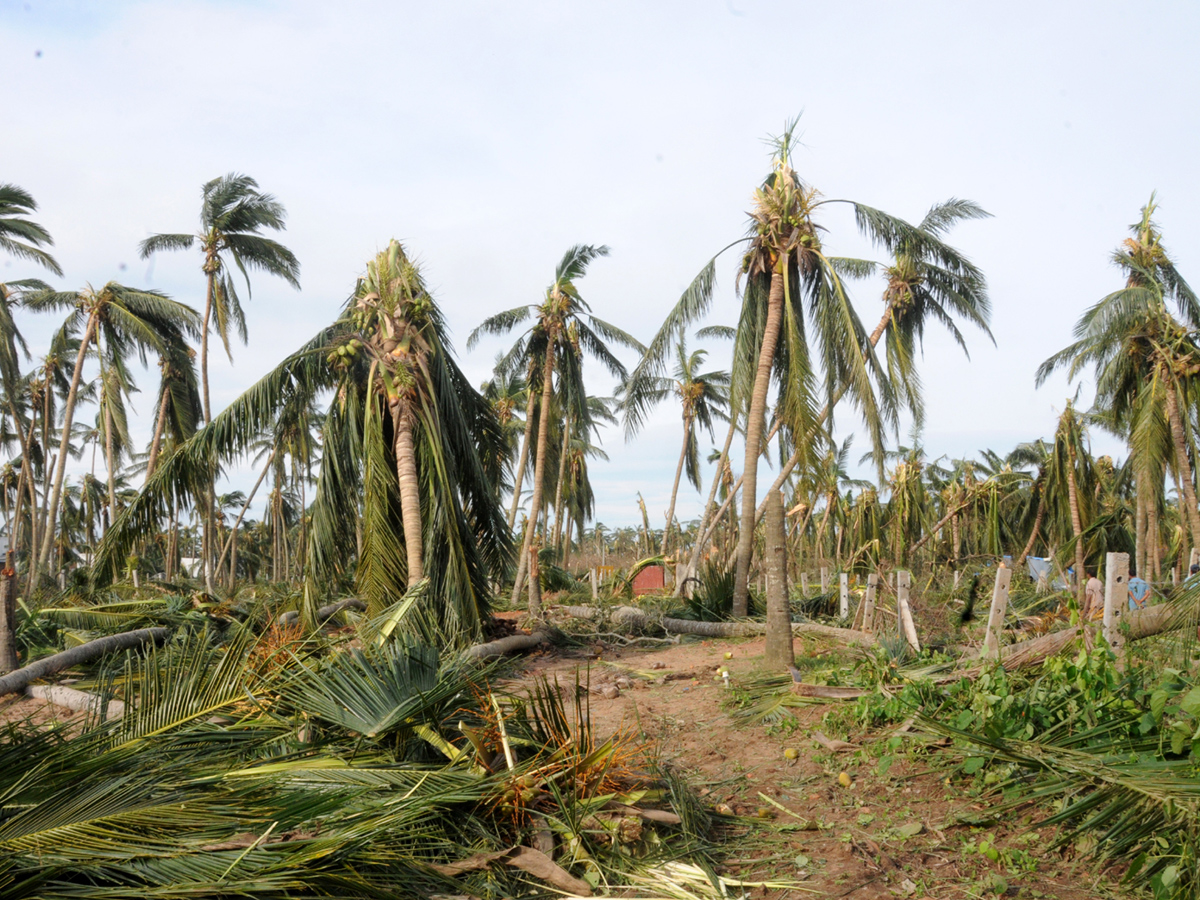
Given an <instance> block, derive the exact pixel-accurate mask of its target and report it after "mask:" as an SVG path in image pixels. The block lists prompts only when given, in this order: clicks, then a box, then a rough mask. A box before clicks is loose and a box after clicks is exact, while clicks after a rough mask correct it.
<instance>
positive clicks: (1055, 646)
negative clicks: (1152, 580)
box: [1000, 603, 1200, 669]
mask: <svg viewBox="0 0 1200 900" xmlns="http://www.w3.org/2000/svg"><path fill="white" fill-rule="evenodd" d="M1125 624H1126V625H1127V626H1128V627H1129V633H1128V638H1129V640H1131V641H1140V640H1142V639H1143V638H1148V637H1154V635H1156V634H1163V633H1165V632H1168V631H1178V630H1179V629H1181V628H1192V627H1195V626H1196V625H1198V624H1200V609H1196V608H1195V607H1192V608H1186V607H1184V606H1182V605H1177V604H1172V603H1164V604H1161V605H1159V606H1151V607H1149V608H1148V609H1137V610H1134V611H1133V612H1127V613H1125ZM1079 631H1080V629H1079V626H1078V625H1073V626H1071V627H1070V628H1064V629H1062V630H1061V631H1052V632H1051V633H1050V634H1044V635H1042V636H1041V637H1038V638H1033V639H1032V640H1028V641H1019V642H1017V643H1015V644H1010V645H1008V646H1007V647H1005V648H1004V649H1003V650H1002V651H1001V654H1000V662H1001V663H1002V664H1003V665H1004V668H1006V669H1018V668H1023V667H1025V666H1035V665H1038V664H1040V663H1041V662H1042V661H1043V660H1045V659H1046V658H1048V657H1051V656H1054V654H1056V653H1059V652H1060V651H1062V650H1063V649H1064V648H1065V647H1067V646H1069V645H1070V644H1071V642H1072V641H1073V640H1075V638H1076V637H1078V636H1079Z"/></svg>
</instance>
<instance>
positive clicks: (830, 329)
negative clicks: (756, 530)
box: [632, 121, 986, 614]
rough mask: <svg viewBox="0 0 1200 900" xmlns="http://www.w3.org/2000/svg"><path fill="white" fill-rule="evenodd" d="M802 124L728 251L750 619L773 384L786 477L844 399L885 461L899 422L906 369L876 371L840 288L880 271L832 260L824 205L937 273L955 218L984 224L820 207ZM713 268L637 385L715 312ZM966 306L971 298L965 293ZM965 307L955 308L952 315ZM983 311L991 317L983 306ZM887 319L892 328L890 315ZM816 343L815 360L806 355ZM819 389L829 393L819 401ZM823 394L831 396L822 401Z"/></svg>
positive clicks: (657, 343)
mask: <svg viewBox="0 0 1200 900" xmlns="http://www.w3.org/2000/svg"><path fill="white" fill-rule="evenodd" d="M795 125H796V122H794V121H793V122H791V123H789V124H788V126H787V128H786V129H785V131H784V134H783V135H782V136H780V137H779V138H778V139H776V140H775V142H774V143H775V149H776V154H775V160H774V165H773V170H772V172H771V174H770V175H769V176H768V177H767V179H766V181H765V182H764V183H763V186H762V187H761V188H760V189H759V191H758V192H757V193H756V194H755V205H754V208H753V209H752V210H751V213H750V218H751V229H750V233H749V235H747V237H745V238H743V239H742V240H740V241H735V242H734V243H733V244H730V245H729V246H730V247H733V246H737V245H738V244H741V243H747V244H748V245H749V246H748V249H747V252H746V253H745V255H744V256H743V263H742V272H741V278H742V280H743V281H744V285H745V286H744V290H743V291H742V298H743V302H742V316H741V319H740V321H739V326H738V346H737V348H736V349H735V356H734V366H733V370H732V373H733V382H732V388H733V390H732V399H733V408H734V411H735V413H736V415H738V416H741V417H745V421H746V443H747V457H746V458H747V465H746V467H745V471H744V472H743V475H742V489H743V494H742V504H743V507H744V509H743V515H742V520H743V522H744V523H745V524H746V527H745V528H743V530H742V534H741V536H740V537H739V548H738V567H737V577H736V580H735V588H736V590H735V607H734V608H735V611H736V612H738V613H741V614H744V611H745V608H746V598H747V590H748V579H749V566H750V559H751V555H752V553H753V542H752V532H753V526H752V523H753V522H755V520H756V517H757V510H756V509H755V502H756V497H755V494H756V487H757V461H758V456H759V454H760V453H761V452H762V450H763V448H764V445H765V442H764V440H763V435H764V433H765V429H764V423H763V416H764V414H765V411H766V396H767V392H768V388H769V386H770V383H771V380H772V377H773V376H774V378H775V380H777V381H778V382H779V384H780V392H779V397H778V400H777V401H776V408H775V416H774V420H775V425H774V427H773V429H772V434H774V433H775V431H778V430H781V429H782V430H784V432H785V435H788V434H790V436H791V437H790V443H791V444H793V445H794V447H795V450H796V452H794V453H792V459H790V460H789V462H788V464H787V466H785V468H786V469H787V472H788V473H790V471H791V469H792V467H794V466H795V464H796V463H797V462H799V460H800V458H801V456H802V454H803V453H805V452H807V451H806V450H805V449H804V448H805V446H806V445H807V444H809V443H811V442H812V441H813V440H814V436H815V434H816V432H817V430H818V429H819V428H821V427H822V426H824V424H825V422H826V421H827V420H828V419H829V417H830V415H831V413H832V411H833V406H834V405H835V404H836V403H837V402H838V401H839V400H840V399H841V398H842V397H844V396H846V395H849V397H850V399H851V400H852V401H853V402H854V404H855V405H856V406H857V408H858V409H859V411H860V413H861V414H862V416H863V421H864V425H865V426H866V430H867V433H868V436H869V437H870V440H871V445H872V448H873V449H874V450H875V452H876V454H877V455H878V454H881V453H882V449H883V442H882V435H883V429H884V427H885V426H887V425H889V424H894V423H895V421H896V419H895V415H896V410H897V397H896V396H895V395H894V394H893V388H892V380H891V379H892V377H895V376H896V375H898V374H900V373H902V372H903V371H904V369H902V368H899V365H900V363H901V362H903V360H897V361H896V363H895V365H893V367H892V368H893V371H890V372H889V371H885V370H884V369H883V368H882V367H881V366H880V365H879V363H878V362H877V361H876V359H875V354H874V345H873V344H872V343H871V340H870V336H869V335H868V334H867V333H866V331H865V329H864V328H863V327H862V324H861V322H860V321H859V318H858V315H857V313H856V312H855V310H854V308H853V306H852V305H851V303H850V300H849V296H848V292H847V290H846V288H845V285H844V283H843V280H842V277H843V275H852V276H862V275H867V274H870V273H872V272H873V271H875V270H876V265H875V264H873V263H869V262H865V261H862V260H846V259H840V258H837V257H831V256H828V255H826V254H825V251H824V249H823V246H822V239H821V233H822V230H823V229H822V227H821V225H820V223H819V221H818V218H817V217H818V213H819V210H820V209H821V207H823V206H825V205H827V204H832V203H848V204H850V205H851V206H852V207H853V209H854V212H855V219H856V223H857V225H858V227H859V229H860V231H862V232H863V233H864V234H866V235H867V236H868V237H869V238H871V239H872V240H873V241H875V242H877V243H879V244H882V245H884V246H888V247H891V248H894V249H895V250H903V252H904V253H905V254H906V255H908V256H911V257H916V258H920V259H925V260H929V261H930V262H931V263H932V262H934V261H938V260H950V259H951V257H952V254H951V251H950V248H948V247H946V246H945V245H944V244H943V243H942V241H941V239H940V237H939V232H938V229H939V228H941V229H944V228H945V227H948V225H949V224H950V223H951V222H952V221H953V220H955V219H956V218H961V217H975V216H977V215H983V214H984V213H983V212H982V210H979V209H978V207H974V205H973V204H962V205H959V206H957V207H955V209H957V212H953V211H945V210H944V211H943V212H942V213H941V214H937V213H934V212H931V216H930V217H929V218H928V222H927V226H928V227H927V228H926V230H924V231H922V229H920V228H919V227H916V226H913V225H910V224H908V223H907V222H904V221H903V220H901V219H897V218H895V217H893V216H889V215H888V214H886V213H884V212H881V211H880V210H877V209H874V208H871V207H868V206H865V205H863V204H859V203H855V202H854V201H848V200H836V199H826V198H822V197H821V195H820V194H819V193H818V192H817V191H816V190H815V189H814V188H812V187H810V186H809V185H806V184H804V183H803V182H802V181H801V180H800V179H799V177H798V176H797V175H796V173H795V171H794V170H793V169H792V167H791V162H790V153H791V147H792V143H793V139H792V133H793V131H794V128H795ZM955 203H957V201H952V202H951V205H952V206H953V204H955ZM936 209H937V207H935V210H936ZM725 249H729V248H728V247H727V248H725ZM721 252H724V251H721ZM719 255H720V254H718V256H719ZM961 261H962V262H965V260H961ZM715 262H716V257H714V258H713V259H712V260H710V261H709V263H708V264H707V265H706V266H705V267H704V269H702V270H701V272H700V274H699V275H698V276H697V277H696V278H695V279H694V280H693V281H692V283H691V285H689V287H688V289H687V290H686V291H685V292H684V294H683V296H682V297H681V298H680V300H679V302H678V303H677V304H676V306H675V308H674V309H673V310H672V311H671V313H670V314H669V315H668V316H667V318H666V320H665V321H664V323H663V326H662V327H661V328H660V329H659V332H658V334H657V335H656V336H655V338H654V339H653V340H652V341H651V343H650V349H649V352H648V353H647V354H646V356H645V357H644V358H643V361H642V363H640V364H639V370H635V372H634V374H633V376H632V377H638V376H639V375H640V374H642V373H643V372H646V371H653V372H656V374H661V371H662V369H663V367H664V364H665V360H666V357H667V353H668V348H669V347H670V346H671V343H672V341H673V339H674V335H675V334H676V333H677V332H678V330H679V329H680V328H681V327H683V326H685V325H686V324H688V323H690V322H692V321H695V320H696V319H697V318H699V317H700V316H702V315H703V314H704V313H705V312H707V310H708V308H709V306H710V305H711V301H712V293H713V286H714V283H715ZM939 265H941V263H939ZM952 265H954V266H959V265H960V263H959V262H958V261H955V262H954V263H953V264H952ZM967 265H968V266H969V263H968V264H967ZM950 266H951V263H945V267H946V268H950ZM960 268H961V266H960ZM893 274H895V275H896V276H898V280H905V281H906V283H909V284H911V283H914V282H916V281H917V279H918V278H919V275H918V272H917V267H915V266H910V267H909V268H908V269H907V270H901V268H900V267H896V272H895V273H893ZM960 274H962V275H963V276H964V277H965V276H966V275H967V274H968V270H966V269H962V270H961V273H960ZM900 276H903V278H901V277H900ZM936 278H937V275H936V274H935V276H934V277H933V278H930V279H928V283H930V284H933V283H934V282H935V281H936ZM982 287H983V285H982V281H980V282H979V283H978V285H977V288H978V290H977V292H976V293H977V296H976V298H975V299H976V301H978V300H980V299H982V298H983V297H985V295H983V294H982ZM956 290H957V289H956ZM959 293H960V294H962V292H961V291H960V292H959ZM962 296H963V298H964V300H966V299H967V298H966V296H965V294H964V295H962ZM893 299H895V300H896V304H895V305H897V306H898V305H899V301H900V300H904V302H905V303H907V304H908V305H909V307H910V308H912V309H913V310H917V311H923V312H925V313H927V314H930V315H934V316H937V315H938V313H937V311H936V309H937V308H940V309H942V310H943V311H945V309H946V307H945V302H944V298H943V299H939V300H938V307H937V308H935V307H934V306H932V305H930V304H928V303H925V302H923V301H922V302H913V300H912V298H911V297H906V295H905V292H904V291H902V290H896V291H893ZM956 302H957V301H952V302H951V307H953V305H954V303H956ZM978 312H979V316H981V317H983V318H984V319H986V307H985V306H981V307H980V308H979V311H978ZM885 318H888V314H887V313H885ZM889 321H890V319H889ZM911 333H912V334H915V335H916V336H917V338H918V339H919V336H920V334H921V329H920V328H913V329H912V330H911ZM881 334H882V333H881ZM810 335H811V342H812V343H813V345H814V347H813V352H810V350H809V342H810ZM900 336H902V334H901V335H900ZM898 346H899V347H903V344H902V343H900V342H898ZM906 365H907V364H906ZM820 382H823V385H822V386H821V389H820V391H818V387H817V386H818V383H820ZM908 384H909V387H908V388H906V387H905V386H904V385H903V384H901V385H900V391H899V400H900V401H904V400H905V399H906V395H907V394H910V393H911V390H910V388H911V387H912V386H913V385H915V382H914V381H912V380H911V379H910V380H909V383H908ZM818 393H820V394H821V395H822V398H818V396H817V395H818ZM820 399H823V400H824V410H823V411H822V412H821V413H817V412H816V407H817V405H818V403H819V402H820ZM786 477H787V475H786V474H784V475H782V476H781V477H780V478H778V479H776V483H775V485H773V487H772V490H774V489H777V488H778V487H779V486H780V485H782V482H783V480H784V479H786ZM730 502H732V501H730ZM722 514H723V510H721V511H718V514H717V516H716V517H715V518H716V519H718V520H719V519H720V518H721V515H722ZM704 531H705V529H704V528H701V535H702V539H701V541H699V542H698V546H700V545H703V544H705V543H706V537H707V535H705V534H704Z"/></svg>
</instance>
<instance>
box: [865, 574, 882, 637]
mask: <svg viewBox="0 0 1200 900" xmlns="http://www.w3.org/2000/svg"><path fill="white" fill-rule="evenodd" d="M878 590H879V574H878V573H877V572H872V573H871V574H870V575H868V576H867V594H866V596H865V597H864V598H863V620H862V630H863V631H865V632H867V633H868V634H869V633H871V632H872V631H874V630H875V594H876V592H877V591H878Z"/></svg>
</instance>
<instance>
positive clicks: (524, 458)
mask: <svg viewBox="0 0 1200 900" xmlns="http://www.w3.org/2000/svg"><path fill="white" fill-rule="evenodd" d="M536 402H537V394H536V393H534V390H533V385H530V386H529V399H528V401H527V402H526V403H525V434H524V435H523V436H522V438H521V456H520V459H519V461H518V462H517V471H516V474H515V475H514V476H513V495H512V504H511V505H510V506H509V508H508V530H509V531H512V530H513V526H514V525H515V524H516V522H517V509H518V508H520V506H521V485H522V484H523V483H524V481H525V467H526V466H527V465H529V438H530V436H531V434H532V432H533V410H534V404H535V403H536Z"/></svg>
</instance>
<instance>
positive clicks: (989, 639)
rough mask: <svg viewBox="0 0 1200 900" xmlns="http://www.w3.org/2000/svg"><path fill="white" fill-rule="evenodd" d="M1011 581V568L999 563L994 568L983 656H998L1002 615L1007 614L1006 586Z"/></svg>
mask: <svg viewBox="0 0 1200 900" xmlns="http://www.w3.org/2000/svg"><path fill="white" fill-rule="evenodd" d="M1011 582H1012V569H1010V568H1008V566H1006V565H1004V563H1001V564H1000V568H998V569H997V570H996V586H995V587H994V588H993V589H992V610H991V612H989V613H988V621H987V631H986V632H985V633H984V635H983V654H982V655H983V656H985V657H988V658H990V659H996V658H998V657H999V656H1000V635H1001V634H1002V633H1003V632H1004V617H1005V616H1006V615H1008V586H1009V584H1010V583H1011Z"/></svg>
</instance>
